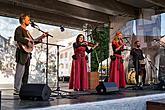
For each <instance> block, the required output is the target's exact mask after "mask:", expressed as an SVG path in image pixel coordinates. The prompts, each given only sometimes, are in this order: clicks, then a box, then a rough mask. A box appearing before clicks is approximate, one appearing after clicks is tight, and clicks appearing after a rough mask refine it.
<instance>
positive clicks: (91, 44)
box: [82, 41, 98, 47]
mask: <svg viewBox="0 0 165 110" xmlns="http://www.w3.org/2000/svg"><path fill="white" fill-rule="evenodd" d="M82 44H83V45H87V46H89V47H94V46H96V45H98V44H97V43H92V42H87V41H83V42H82Z"/></svg>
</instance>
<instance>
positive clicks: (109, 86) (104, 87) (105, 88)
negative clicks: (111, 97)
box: [96, 82, 119, 94]
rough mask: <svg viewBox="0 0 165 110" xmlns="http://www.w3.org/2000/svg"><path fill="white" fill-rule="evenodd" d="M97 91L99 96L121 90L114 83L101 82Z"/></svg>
mask: <svg viewBox="0 0 165 110" xmlns="http://www.w3.org/2000/svg"><path fill="white" fill-rule="evenodd" d="M96 91H97V93H99V94H106V93H109V92H117V91H119V88H118V87H117V85H116V83H114V82H100V83H99V85H98V86H97V87H96Z"/></svg>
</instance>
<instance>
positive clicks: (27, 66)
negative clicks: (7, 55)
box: [22, 59, 30, 85]
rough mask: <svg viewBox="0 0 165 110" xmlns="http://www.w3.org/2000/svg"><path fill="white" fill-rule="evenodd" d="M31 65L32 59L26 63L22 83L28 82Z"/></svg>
mask: <svg viewBox="0 0 165 110" xmlns="http://www.w3.org/2000/svg"><path fill="white" fill-rule="evenodd" d="M29 66H30V59H28V61H27V62H26V63H25V71H24V74H23V77H22V84H23V85H25V84H27V83H28V77H29Z"/></svg>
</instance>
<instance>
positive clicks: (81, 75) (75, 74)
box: [69, 43, 91, 90]
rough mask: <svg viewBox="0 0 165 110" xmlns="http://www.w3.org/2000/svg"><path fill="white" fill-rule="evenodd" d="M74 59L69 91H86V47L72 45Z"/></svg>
mask: <svg viewBox="0 0 165 110" xmlns="http://www.w3.org/2000/svg"><path fill="white" fill-rule="evenodd" d="M73 47H74V54H75V57H76V58H74V59H73V61H72V67H71V73H70V80H69V89H77V90H87V89H88V74H87V60H86V55H85V51H86V52H88V53H89V52H91V50H88V48H87V46H81V45H78V44H76V43H74V44H73Z"/></svg>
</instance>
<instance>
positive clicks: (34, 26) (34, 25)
mask: <svg viewBox="0 0 165 110" xmlns="http://www.w3.org/2000/svg"><path fill="white" fill-rule="evenodd" d="M31 26H32V27H33V28H35V29H37V30H38V31H40V32H42V33H46V32H44V31H43V30H41V29H40V28H39V26H38V25H36V24H34V23H31ZM48 36H50V37H53V36H52V35H50V34H47V37H46V44H47V45H46V84H47V85H48V54H49V53H48V52H49V51H48Z"/></svg>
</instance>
